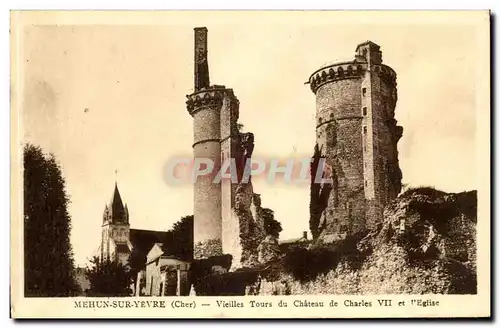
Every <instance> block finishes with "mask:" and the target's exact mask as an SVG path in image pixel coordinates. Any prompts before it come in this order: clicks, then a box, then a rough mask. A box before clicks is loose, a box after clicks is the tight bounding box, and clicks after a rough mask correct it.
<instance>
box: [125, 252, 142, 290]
mask: <svg viewBox="0 0 500 328" xmlns="http://www.w3.org/2000/svg"><path fill="white" fill-rule="evenodd" d="M145 263H146V254H145V253H141V252H140V251H138V248H137V247H134V249H133V250H132V253H131V254H130V257H129V259H128V266H129V270H130V275H131V279H132V283H133V284H134V286H137V273H139V271H141V269H142V268H143V267H144V264H145ZM134 288H135V287H134Z"/></svg>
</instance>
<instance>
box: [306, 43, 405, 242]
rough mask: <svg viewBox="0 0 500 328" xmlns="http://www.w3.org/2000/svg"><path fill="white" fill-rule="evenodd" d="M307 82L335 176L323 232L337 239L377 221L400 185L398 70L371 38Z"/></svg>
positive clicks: (319, 138)
mask: <svg viewBox="0 0 500 328" xmlns="http://www.w3.org/2000/svg"><path fill="white" fill-rule="evenodd" d="M309 84H310V87H311V90H312V91H313V92H314V93H315V95H316V146H317V148H318V150H319V153H320V156H321V157H324V158H326V163H327V165H328V166H329V167H330V168H331V170H329V171H330V173H331V175H330V177H331V178H332V181H333V184H332V186H331V188H328V191H327V193H328V195H327V197H324V199H325V201H327V203H326V204H324V205H325V206H323V207H322V210H321V213H318V215H320V226H323V230H322V231H321V238H322V239H323V240H325V241H334V240H339V239H343V238H345V237H346V236H348V235H352V234H355V233H357V232H360V231H363V230H365V229H370V228H374V227H376V226H377V224H378V223H380V222H381V220H382V215H383V210H384V207H385V206H386V204H388V202H389V201H391V200H392V199H394V198H395V197H396V196H397V195H398V194H399V192H400V191H401V178H402V174H401V170H400V168H399V163H398V151H397V143H398V141H399V139H400V138H401V136H402V133H403V128H402V127H400V126H398V125H397V121H396V120H395V119H394V110H395V105H396V101H397V90H396V73H395V72H394V70H393V69H392V68H390V67H389V66H387V65H384V64H382V52H381V51H380V47H379V46H378V45H376V44H375V43H373V42H371V41H367V42H365V43H362V44H360V45H358V46H357V48H356V53H355V59H354V60H353V61H350V62H342V63H336V64H333V65H329V66H326V67H323V68H320V69H319V70H317V71H315V72H314V73H313V74H312V75H311V76H310V78H309ZM312 197H315V196H314V195H312ZM326 199H327V200H326Z"/></svg>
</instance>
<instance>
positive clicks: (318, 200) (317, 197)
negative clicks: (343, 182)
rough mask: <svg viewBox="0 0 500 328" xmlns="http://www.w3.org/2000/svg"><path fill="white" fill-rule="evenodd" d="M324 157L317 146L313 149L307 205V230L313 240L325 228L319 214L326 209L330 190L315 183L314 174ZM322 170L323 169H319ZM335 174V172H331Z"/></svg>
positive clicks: (326, 186) (328, 186) (328, 185)
mask: <svg viewBox="0 0 500 328" xmlns="http://www.w3.org/2000/svg"><path fill="white" fill-rule="evenodd" d="M323 158H324V157H323V156H322V155H321V150H320V149H319V147H318V144H316V145H315V147H314V155H313V158H312V161H311V200H310V203H309V213H310V216H309V229H310V230H311V235H312V237H313V239H316V238H318V237H319V236H320V234H321V232H322V231H323V230H324V229H325V227H326V222H325V221H323V223H322V224H321V223H320V221H321V214H322V213H323V211H324V210H325V209H326V207H327V205H328V197H329V196H330V192H331V190H332V186H331V184H324V185H322V184H321V182H317V181H315V180H316V173H317V172H318V169H320V163H321V159H323ZM321 169H322V170H323V169H324V168H323V167H321ZM333 173H335V172H333Z"/></svg>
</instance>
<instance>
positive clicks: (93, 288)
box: [85, 256, 132, 297]
mask: <svg viewBox="0 0 500 328" xmlns="http://www.w3.org/2000/svg"><path fill="white" fill-rule="evenodd" d="M90 263H91V266H90V267H87V268H86V270H85V275H86V276H87V279H88V280H89V283H90V288H89V290H88V291H87V295H88V296H107V297H113V296H115V297H116V296H130V295H131V293H132V290H131V289H130V285H131V284H132V274H131V272H130V271H129V269H128V268H127V267H126V266H123V265H122V264H121V263H120V262H119V261H111V260H109V259H106V260H103V261H101V260H100V259H99V257H97V256H95V257H93V258H92V259H91V260H90Z"/></svg>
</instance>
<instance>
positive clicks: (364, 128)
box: [363, 126, 368, 134]
mask: <svg viewBox="0 0 500 328" xmlns="http://www.w3.org/2000/svg"><path fill="white" fill-rule="evenodd" d="M367 132H368V129H367V128H366V126H363V133H364V134H366V133H367Z"/></svg>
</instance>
